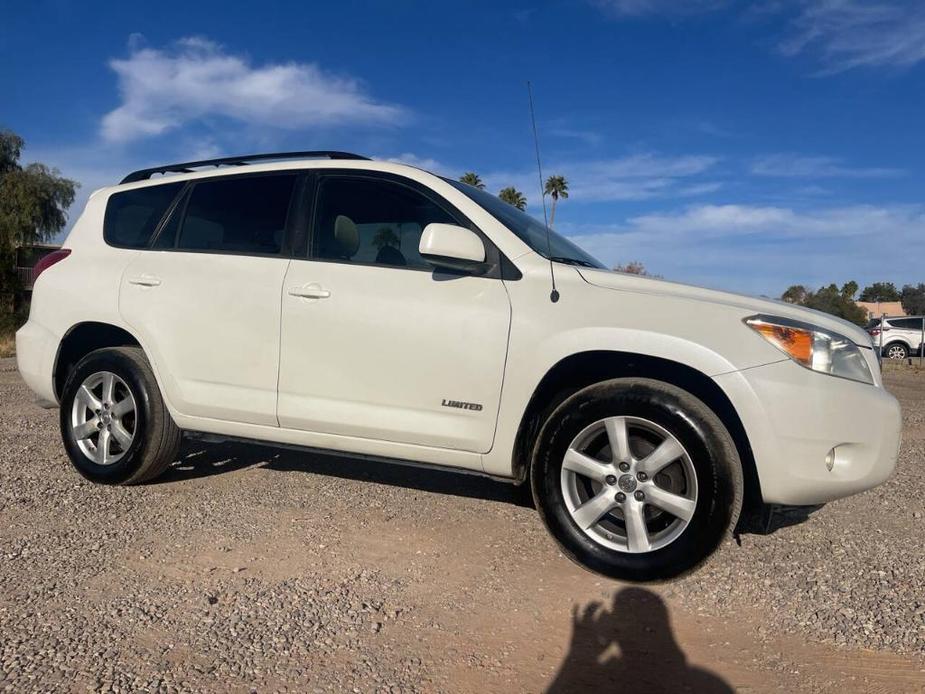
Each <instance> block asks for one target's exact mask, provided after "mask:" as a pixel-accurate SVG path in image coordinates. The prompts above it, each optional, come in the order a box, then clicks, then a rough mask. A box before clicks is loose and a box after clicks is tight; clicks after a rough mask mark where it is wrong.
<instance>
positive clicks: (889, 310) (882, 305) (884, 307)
mask: <svg viewBox="0 0 925 694" xmlns="http://www.w3.org/2000/svg"><path fill="white" fill-rule="evenodd" d="M855 303H856V304H857V305H858V306H860V307H861V308H863V309H864V310H865V311H867V319H868V320H870V319H871V318H879V317H880V316H882V315H884V314H886V315H888V316H905V315H906V312H905V311H903V305H902V304H901V303H900V302H899V301H856V302H855Z"/></svg>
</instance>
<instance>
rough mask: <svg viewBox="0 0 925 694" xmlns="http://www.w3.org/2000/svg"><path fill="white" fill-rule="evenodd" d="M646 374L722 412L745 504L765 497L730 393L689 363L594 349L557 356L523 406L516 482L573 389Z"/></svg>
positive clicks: (515, 463)
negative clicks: (546, 426) (739, 467)
mask: <svg viewBox="0 0 925 694" xmlns="http://www.w3.org/2000/svg"><path fill="white" fill-rule="evenodd" d="M626 377H642V378H651V379H654V380H658V381H663V382H665V383H669V384H671V385H674V386H677V387H679V388H683V389H684V390H686V391H687V392H689V393H691V394H692V395H694V396H695V397H697V398H698V399H700V400H701V401H703V403H704V404H706V405H707V406H708V407H709V408H710V409H711V410H713V412H715V413H716V415H717V416H718V417H719V418H720V420H721V421H722V422H723V424H724V425H725V426H726V428H727V430H728V431H729V433H730V435H731V436H732V438H733V441H734V442H735V445H736V449H737V451H738V453H739V459H740V460H741V463H742V474H743V476H744V479H745V506H746V508H750V509H753V508H756V507H757V506H759V505H760V504H761V503H762V496H761V485H760V481H759V478H758V471H757V467H756V465H755V459H754V455H753V454H752V449H751V444H750V443H749V439H748V435H747V434H746V432H745V427H744V426H743V424H742V420H741V419H740V417H739V415H738V413H737V412H736V409H735V407H734V405H733V404H732V402H731V401H730V399H729V397H728V396H727V395H726V393H725V392H724V391H723V389H722V388H721V387H720V386H719V385H718V384H717V383H716V382H715V381H714V380H713V379H711V378H710V377H709V376H707V375H706V374H705V373H703V372H702V371H699V370H697V369H695V368H693V367H691V366H688V365H686V364H683V363H680V362H677V361H672V360H670V359H665V358H662V357H654V356H650V355H645V354H637V353H632V352H618V351H605V350H595V351H586V352H579V353H575V354H572V355H569V356H567V357H565V358H563V359H561V360H560V361H558V362H557V363H556V364H555V365H554V366H553V367H552V368H550V369H549V371H547V372H546V373H545V374H544V375H543V378H542V379H541V380H540V382H539V383H538V385H537V386H536V388H535V390H534V391H533V395H532V396H531V397H530V400H529V403H528V405H527V408H526V410H525V411H524V413H523V415H522V417H521V420H520V425H519V427H518V429H517V435H516V438H515V441H514V449H513V459H512V461H511V463H512V468H513V472H514V477H515V479H516V480H517V481H518V482H522V481H523V480H525V479H526V478H527V474H528V471H529V466H530V460H531V458H532V455H531V454H532V449H533V445H534V443H535V441H536V437H537V435H538V434H539V431H540V427H541V426H542V423H543V422H544V421H545V420H546V417H547V416H548V415H549V414H550V413H551V412H552V411H553V410H554V409H555V408H556V407H558V405H559V404H561V403H562V402H563V401H564V400H565V399H566V398H568V397H569V396H570V395H572V394H573V393H575V392H577V391H579V390H581V389H582V388H585V387H587V386H589V385H592V384H594V383H599V382H601V381H605V380H609V379H612V378H626Z"/></svg>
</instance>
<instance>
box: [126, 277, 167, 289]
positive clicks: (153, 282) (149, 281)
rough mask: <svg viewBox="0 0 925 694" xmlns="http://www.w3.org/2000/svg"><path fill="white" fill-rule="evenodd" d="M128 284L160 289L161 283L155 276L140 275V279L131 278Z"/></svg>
mask: <svg viewBox="0 0 925 694" xmlns="http://www.w3.org/2000/svg"><path fill="white" fill-rule="evenodd" d="M128 283H129V284H135V285H138V286H139V287H159V286H160V284H161V281H160V280H159V279H158V278H157V277H154V276H153V275H139V276H138V277H130V278H129V280H128Z"/></svg>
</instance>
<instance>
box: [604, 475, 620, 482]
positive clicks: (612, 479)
mask: <svg viewBox="0 0 925 694" xmlns="http://www.w3.org/2000/svg"><path fill="white" fill-rule="evenodd" d="M604 480H605V481H606V482H607V484H616V483H617V478H616V477H614V476H613V475H607V477H605V478H604Z"/></svg>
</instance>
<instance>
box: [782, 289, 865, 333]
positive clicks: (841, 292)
mask: <svg viewBox="0 0 925 694" xmlns="http://www.w3.org/2000/svg"><path fill="white" fill-rule="evenodd" d="M857 291H858V284H857V282H853V281H852V282H845V284H843V285H842V287H841V289H839V288H838V285H836V284H830V285H828V286H827V287H820V288H819V289H818V290H817V291H815V292H812V291H809V290H807V289H806V288H805V287H803V286H802V285H799V284H797V285H794V286H792V287H790V288H788V289H787V291H785V292H784V293H783V295H782V296H781V299H783V300H784V301H787V302H789V303H791V304H799V305H800V306H806V307H807V308H814V309H816V310H817V311H824V312H825V313H831V314H832V315H833V316H838V317H839V318H844V319H845V320H848V321H851V322H852V323H856V324H858V325H864V324H866V323H867V311H865V310H864V309H863V308H861V307H860V306H858V305H857V304H856V303H854V295H855V294H856V293H857Z"/></svg>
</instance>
